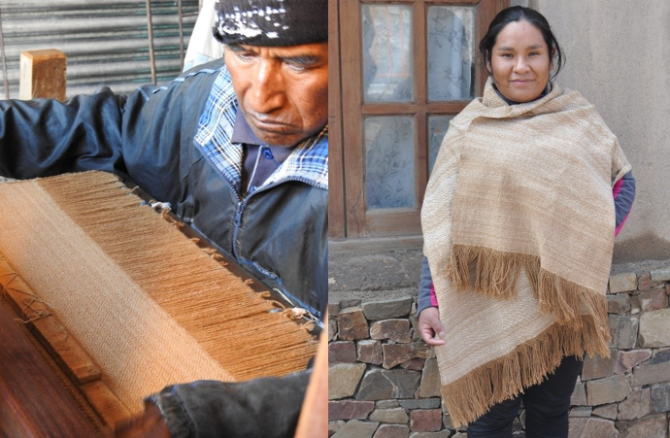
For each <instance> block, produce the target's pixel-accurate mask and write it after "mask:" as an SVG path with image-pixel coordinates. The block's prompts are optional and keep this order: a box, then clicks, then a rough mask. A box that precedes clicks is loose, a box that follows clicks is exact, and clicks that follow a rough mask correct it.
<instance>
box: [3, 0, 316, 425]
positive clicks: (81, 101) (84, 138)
mask: <svg viewBox="0 0 670 438" xmlns="http://www.w3.org/2000/svg"><path fill="white" fill-rule="evenodd" d="M215 8H216V12H217V21H216V24H215V27H214V37H215V38H216V39H217V40H218V41H220V42H221V43H223V44H225V45H226V50H225V57H224V60H225V64H224V62H223V60H219V61H214V62H212V63H209V64H206V65H204V66H200V67H198V68H196V69H193V70H191V71H189V72H187V73H185V74H184V75H182V76H181V77H179V78H177V79H176V80H174V81H172V82H170V83H168V84H166V85H164V86H162V87H160V88H156V87H153V86H145V87H142V88H140V89H139V90H137V91H136V92H134V93H133V94H131V95H129V96H127V97H126V96H116V95H114V94H113V93H112V92H111V91H110V90H108V89H103V90H101V91H100V92H98V93H96V94H94V95H91V96H77V97H75V98H73V99H72V100H71V101H69V102H67V103H65V104H62V103H59V102H56V101H50V100H37V101H31V102H21V101H3V102H0V175H3V176H8V177H13V178H21V179H25V178H33V177H38V176H41V177H43V176H49V175H54V174H59V173H64V172H76V171H84V170H104V171H109V172H113V173H115V174H117V175H119V176H121V177H122V178H123V179H125V180H127V181H131V182H134V183H137V184H138V185H139V186H140V187H141V188H143V189H144V190H145V191H146V192H148V193H149V194H150V195H151V196H152V197H153V198H154V199H156V200H158V201H161V202H169V203H170V205H171V207H172V210H173V212H175V213H176V214H177V215H178V216H179V217H180V218H181V219H182V220H183V221H184V222H186V223H187V224H189V225H190V226H192V227H193V228H194V229H196V230H197V231H199V232H200V233H201V234H202V235H204V236H206V237H207V238H208V239H209V241H210V243H212V244H213V245H214V246H216V247H217V248H218V249H219V250H220V251H222V252H224V253H226V254H228V255H229V256H230V257H232V258H234V259H235V260H237V262H238V263H239V264H240V265H242V266H243V267H244V268H246V269H247V270H249V271H250V272H252V273H253V274H254V275H255V276H256V277H258V278H260V279H261V280H262V281H263V282H264V283H266V284H267V285H268V286H269V287H271V288H273V289H276V290H278V291H279V292H281V293H282V294H283V295H285V296H286V298H287V299H288V300H290V301H292V302H293V303H294V304H295V305H297V306H299V307H302V308H305V309H306V310H308V311H309V312H311V313H312V314H314V315H315V316H317V317H321V316H322V315H323V313H324V312H325V307H326V302H327V279H326V277H327V237H326V234H327V205H328V204H327V203H328V192H327V188H328V134H327V126H326V124H327V109H328V108H327V100H328V95H327V90H328V47H327V38H328V27H327V26H328V13H327V3H326V0H310V1H306V0H302V1H300V0H283V1H282V0H255V1H251V0H226V1H225V2H224V1H220V2H218V3H217V4H216V5H215ZM308 379H309V374H308V373H298V374H296V375H292V376H287V377H285V378H283V379H263V380H258V381H251V382H246V383H236V384H222V383H220V382H195V383H192V384H186V385H175V386H171V387H168V388H166V389H165V390H164V391H162V392H161V393H160V394H155V395H152V396H151V397H149V398H148V399H147V406H148V407H149V408H148V410H147V413H146V415H145V417H143V419H142V420H141V422H140V423H134V424H135V425H137V424H140V425H141V426H140V427H141V428H143V427H145V426H156V427H157V428H158V429H159V430H165V429H164V428H165V424H166V423H167V427H168V428H169V429H170V432H171V433H172V435H173V436H190V435H197V436H264V437H269V436H290V435H291V434H292V430H293V429H294V427H295V422H296V421H297V415H298V413H299V409H300V403H301V401H302V397H303V394H304V390H305V387H306V385H307V381H308ZM158 412H160V414H161V415H160V416H156V415H155V414H156V413H158ZM144 420H146V421H144ZM165 422H166V423H165Z"/></svg>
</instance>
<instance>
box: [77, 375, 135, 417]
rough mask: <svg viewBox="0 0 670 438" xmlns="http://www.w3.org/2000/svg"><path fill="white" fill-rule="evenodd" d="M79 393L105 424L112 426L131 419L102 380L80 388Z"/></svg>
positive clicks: (126, 409)
mask: <svg viewBox="0 0 670 438" xmlns="http://www.w3.org/2000/svg"><path fill="white" fill-rule="evenodd" d="M80 390H81V393H82V394H83V395H84V397H85V398H86V400H87V401H88V402H89V403H90V404H91V407H92V408H93V410H95V411H96V413H97V414H98V415H99V416H100V418H102V419H103V421H104V422H105V423H107V424H108V425H110V426H114V425H116V424H117V423H119V422H120V421H125V420H128V419H129V418H131V416H132V415H131V413H130V411H129V410H128V408H126V406H125V405H124V404H123V403H121V401H120V400H119V399H118V398H117V397H116V395H114V393H113V392H112V391H111V390H110V389H109V387H108V386H107V385H106V384H105V382H104V381H103V380H95V381H93V382H89V383H86V384H84V385H82V386H81V387H80Z"/></svg>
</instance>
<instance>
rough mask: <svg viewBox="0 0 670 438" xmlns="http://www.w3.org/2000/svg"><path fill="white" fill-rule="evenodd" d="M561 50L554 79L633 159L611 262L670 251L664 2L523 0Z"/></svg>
mask: <svg viewBox="0 0 670 438" xmlns="http://www.w3.org/2000/svg"><path fill="white" fill-rule="evenodd" d="M511 3H512V4H521V5H523V6H530V7H534V8H536V9H537V10H539V11H540V12H541V13H542V14H543V15H544V16H545V17H547V19H548V20H549V23H550V24H551V26H552V29H553V31H554V33H555V34H556V37H557V39H558V42H559V44H560V45H561V47H562V49H563V50H564V53H566V55H567V64H566V65H565V69H564V70H563V71H561V73H560V74H559V76H558V79H557V82H558V83H559V84H560V85H561V86H562V87H563V88H570V89H576V90H579V91H580V92H581V93H582V94H583V95H584V96H585V97H586V98H587V99H588V100H589V101H591V102H592V103H593V104H594V105H596V108H598V110H599V112H600V114H601V115H602V117H603V118H604V119H605V121H606V122H607V124H608V125H609V127H610V129H611V130H612V131H613V132H614V133H615V134H616V135H617V136H618V137H619V142H620V143H621V146H622V148H623V150H624V151H625V153H626V156H627V157H628V160H629V161H630V162H631V164H632V165H633V175H634V176H635V178H636V179H637V198H636V200H635V204H634V206H633V211H632V213H631V215H630V217H629V218H628V222H627V223H626V226H625V227H624V229H623V231H622V232H621V234H620V235H619V237H618V238H617V240H616V242H617V243H616V246H615V257H614V259H615V262H627V261H642V260H647V259H669V258H670V1H667V0H567V1H565V0H564V1H556V0H530V1H528V0H526V1H512V2H511Z"/></svg>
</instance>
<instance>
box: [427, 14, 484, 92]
mask: <svg viewBox="0 0 670 438" xmlns="http://www.w3.org/2000/svg"><path fill="white" fill-rule="evenodd" d="M475 24H476V11H475V8H474V7H458V6H429V7H428V100H430V101H451V100H470V99H472V98H473V97H474V95H475V60H476V56H475V49H476V45H477V43H476V41H475Z"/></svg>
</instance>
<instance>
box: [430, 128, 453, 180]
mask: <svg viewBox="0 0 670 438" xmlns="http://www.w3.org/2000/svg"><path fill="white" fill-rule="evenodd" d="M453 118H454V116H429V117H428V172H429V173H430V172H432V171H433V166H434V165H435V160H436V159H437V153H438V151H439V150H440V146H441V145H442V140H444V136H445V135H447V130H448V129H449V122H450V121H451V119H453Z"/></svg>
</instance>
